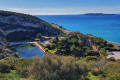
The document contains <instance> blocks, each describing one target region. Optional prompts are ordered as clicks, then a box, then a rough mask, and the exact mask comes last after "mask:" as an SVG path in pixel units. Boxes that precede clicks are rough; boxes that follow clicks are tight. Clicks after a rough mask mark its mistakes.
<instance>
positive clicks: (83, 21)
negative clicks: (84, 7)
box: [36, 15, 120, 43]
mask: <svg viewBox="0 0 120 80" xmlns="http://www.w3.org/2000/svg"><path fill="white" fill-rule="evenodd" d="M36 16H37V17H39V18H41V19H42V20H45V21H47V22H50V23H55V24H58V25H61V26H63V27H64V28H66V29H67V30H70V31H79V32H81V33H84V34H92V35H93V36H98V37H102V38H104V39H106V40H109V41H113V42H117V43H120V15H107V16H83V15H36Z"/></svg>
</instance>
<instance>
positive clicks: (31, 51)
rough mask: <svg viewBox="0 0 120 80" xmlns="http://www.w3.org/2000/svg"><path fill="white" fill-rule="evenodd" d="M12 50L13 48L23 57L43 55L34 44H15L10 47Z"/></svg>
mask: <svg viewBox="0 0 120 80" xmlns="http://www.w3.org/2000/svg"><path fill="white" fill-rule="evenodd" d="M11 49H12V50H15V51H16V52H18V53H19V54H20V56H21V57H24V58H32V57H36V56H39V57H40V58H41V57H43V56H44V53H43V52H42V51H41V50H40V49H39V48H38V47H36V46H34V45H31V44H24V45H17V46H13V47H11Z"/></svg>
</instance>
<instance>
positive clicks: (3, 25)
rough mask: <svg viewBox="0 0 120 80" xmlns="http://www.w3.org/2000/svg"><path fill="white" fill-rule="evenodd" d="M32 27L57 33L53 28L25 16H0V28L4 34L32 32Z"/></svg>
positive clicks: (44, 31) (46, 32)
mask: <svg viewBox="0 0 120 80" xmlns="http://www.w3.org/2000/svg"><path fill="white" fill-rule="evenodd" d="M34 29H39V30H42V31H43V33H44V34H48V33H49V34H58V31H56V30H55V29H53V28H51V27H48V26H46V25H45V24H42V23H40V22H36V21H34V20H30V19H28V18H25V17H21V16H15V15H11V16H0V30H2V31H3V33H4V35H5V36H7V35H8V34H10V33H12V32H15V31H31V32H34V31H35V30H34Z"/></svg>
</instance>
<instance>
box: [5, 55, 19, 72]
mask: <svg viewBox="0 0 120 80" xmlns="http://www.w3.org/2000/svg"><path fill="white" fill-rule="evenodd" d="M17 60H18V59H17V58H15V57H6V58H4V61H7V62H8V64H9V66H10V69H12V70H14V66H15V64H16V62H17Z"/></svg>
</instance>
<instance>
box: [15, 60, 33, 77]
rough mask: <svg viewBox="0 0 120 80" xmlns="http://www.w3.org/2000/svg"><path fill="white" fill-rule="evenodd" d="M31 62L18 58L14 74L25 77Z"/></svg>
mask: <svg viewBox="0 0 120 80" xmlns="http://www.w3.org/2000/svg"><path fill="white" fill-rule="evenodd" d="M32 62H33V60H32V59H24V58H20V59H19V60H18V61H17V63H16V65H15V69H16V72H17V73H18V74H20V75H23V76H25V77H26V76H27V75H28V68H29V66H30V65H31V64H32Z"/></svg>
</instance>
